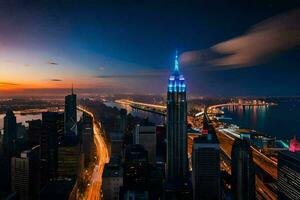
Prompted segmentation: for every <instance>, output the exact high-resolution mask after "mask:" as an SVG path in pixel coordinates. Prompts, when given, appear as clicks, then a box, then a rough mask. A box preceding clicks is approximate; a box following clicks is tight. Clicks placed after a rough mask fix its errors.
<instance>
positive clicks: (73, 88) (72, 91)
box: [71, 82, 74, 95]
mask: <svg viewBox="0 0 300 200" xmlns="http://www.w3.org/2000/svg"><path fill="white" fill-rule="evenodd" d="M71 91H72V95H73V94H74V88H73V82H72V90H71Z"/></svg>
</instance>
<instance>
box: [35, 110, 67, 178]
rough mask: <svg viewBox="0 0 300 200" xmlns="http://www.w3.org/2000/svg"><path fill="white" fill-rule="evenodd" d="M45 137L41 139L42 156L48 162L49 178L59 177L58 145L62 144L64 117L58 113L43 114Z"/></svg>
mask: <svg viewBox="0 0 300 200" xmlns="http://www.w3.org/2000/svg"><path fill="white" fill-rule="evenodd" d="M42 123H43V135H42V139H41V149H42V150H41V156H42V158H43V159H46V160H47V166H48V167H47V168H48V176H49V178H50V179H53V178H56V177H57V166H58V163H57V161H58V145H59V144H60V143H62V139H63V133H64V132H63V130H64V115H63V113H57V112H45V113H42Z"/></svg>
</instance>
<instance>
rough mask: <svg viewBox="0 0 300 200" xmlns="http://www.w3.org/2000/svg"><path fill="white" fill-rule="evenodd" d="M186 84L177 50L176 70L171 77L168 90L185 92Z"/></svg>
mask: <svg viewBox="0 0 300 200" xmlns="http://www.w3.org/2000/svg"><path fill="white" fill-rule="evenodd" d="M185 89H186V85H185V82H184V77H183V75H181V74H180V72H179V61H178V52H177V51H176V55H175V63H174V70H173V72H172V75H171V76H170V78H169V85H168V91H169V92H185Z"/></svg>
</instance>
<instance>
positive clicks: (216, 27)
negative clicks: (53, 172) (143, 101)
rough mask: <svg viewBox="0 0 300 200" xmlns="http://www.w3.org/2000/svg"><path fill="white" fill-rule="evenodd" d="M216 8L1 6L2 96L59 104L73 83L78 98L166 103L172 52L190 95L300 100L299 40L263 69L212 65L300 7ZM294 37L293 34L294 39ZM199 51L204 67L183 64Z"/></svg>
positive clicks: (165, 5)
mask: <svg viewBox="0 0 300 200" xmlns="http://www.w3.org/2000/svg"><path fill="white" fill-rule="evenodd" d="M213 4H214V3H204V2H199V3H189V2H188V3H184V2H172V3H171V2H164V3H158V4H156V5H152V4H150V3H140V4H133V3H128V4H127V3H119V4H113V3H96V2H91V3H90V4H84V3H83V2H80V1H76V3H73V4H71V3H68V2H67V1H62V2H61V3H59V4H55V3H49V4H43V3H38V2H35V1H32V2H30V3H27V2H23V3H20V4H17V3H14V2H11V3H1V19H0V28H1V30H3V31H2V32H1V38H2V40H1V45H0V53H1V56H0V73H1V75H2V76H1V78H0V95H1V96H15V95H27V96H28V95H29V96H30V95H43V94H44V93H45V92H46V93H48V94H53V95H55V94H60V93H66V91H67V88H69V87H70V85H71V83H72V82H74V83H75V87H76V88H78V93H97V92H100V91H101V92H102V91H104V92H110V93H120V92H124V93H141V94H149V93H154V94H162V93H164V92H165V89H164V87H162V86H163V85H166V81H165V79H164V77H165V76H166V75H167V74H168V71H169V70H170V68H169V66H171V65H172V64H171V62H170V61H171V60H172V59H171V58H172V57H173V55H174V52H175V50H176V49H177V50H178V51H179V52H180V53H181V54H182V57H181V59H180V62H181V65H182V70H183V74H184V75H186V76H188V77H190V78H189V83H188V84H189V85H190V87H189V91H188V93H189V94H191V95H204V96H206V95H207V96H209V95H211V96H224V95H226V96H242V95H247V96H249V95H250V96H261V95H263V96H268V95H270V96H287V95H291V96H297V95H300V93H299V91H298V88H297V85H298V84H300V83H299V80H298V77H297V74H298V73H299V72H300V71H299V68H298V67H297V66H298V65H299V61H298V60H297V57H298V56H299V49H298V48H297V46H298V44H299V43H298V41H299V40H298V38H297V36H294V35H293V34H291V35H290V36H291V37H290V38H293V39H294V40H293V41H294V45H292V46H286V45H282V46H280V48H279V49H275V50H273V49H271V50H270V49H267V50H266V52H267V53H266V54H264V57H272V56H271V55H273V53H274V54H276V55H278V56H276V57H273V58H271V59H268V60H266V61H264V62H260V60H261V58H260V57H259V56H258V55H255V56H254V55H253V54H251V53H249V55H251V56H249V59H250V60H249V63H244V62H245V61H248V60H238V61H236V62H232V61H230V60H229V61H230V63H232V65H231V64H229V67H228V65H227V64H228V63H226V62H225V61H226V60H225V61H224V60H223V61H222V60H218V62H211V61H216V60H215V58H214V56H216V55H215V54H216V53H217V54H219V53H220V54H224V52H225V54H227V53H230V52H231V51H232V49H230V48H235V47H234V46H233V47H231V46H230V48H229V49H227V48H228V47H227V46H226V44H229V45H231V43H226V41H232V40H231V39H235V38H237V40H235V41H236V42H237V43H238V44H241V45H242V44H244V43H243V42H244V40H243V38H245V37H244V36H248V34H249V33H256V32H257V31H259V30H261V29H263V30H265V28H266V27H270V28H272V27H273V24H274V23H272V19H274V17H275V19H282V18H285V17H288V19H290V18H292V19H293V18H295V17H297V16H299V11H298V10H297V9H296V10H295V7H297V6H298V4H297V3H294V2H293V1H288V2H285V3H280V2H273V3H269V2H264V1H263V2H261V3H252V2H250V1H246V2H243V3H241V2H238V1H234V2H232V3H231V4H230V3H228V2H226V1H218V5H213ZM227 4H228V5H227ZM225 5H226V6H225ZM293 10H294V11H293ZM232 11H234V12H232ZM291 12H294V13H291ZM236 16H239V19H238V20H237V18H236ZM225 18H226V19H225ZM157 19H161V20H157ZM289 21H293V20H289ZM268 23H270V24H268ZM261 24H263V26H262V25H261ZM269 25H270V26H269ZM271 25H272V26H271ZM274 26H275V28H276V26H277V24H276V23H275V25H274ZM293 26H294V24H293V23H292V22H291V24H289V25H288V26H287V27H283V28H282V27H280V26H279V27H278V28H279V29H280V30H282V29H283V30H286V29H287V30H289V29H288V28H290V27H293ZM273 28H274V27H273ZM271 30H272V29H271ZM295 31H296V32H295V34H297V33H298V29H296V30H295ZM158 33H160V34H158ZM283 34H284V33H283ZM250 35H251V34H250ZM251 36H252V35H251ZM270 36H272V34H271V35H270ZM275 36H276V35H275ZM239 38H241V40H239ZM246 38H247V37H246ZM250 38H251V37H250ZM254 39H255V38H254ZM280 39H281V38H280V37H279V38H278V41H280ZM259 41H260V40H259ZM224 42H225V43H224ZM260 42H264V41H260ZM284 42H286V43H288V41H285V40H283V42H282V43H284ZM224 44H225V46H224ZM267 44H268V43H267ZM246 47H248V46H247V45H246ZM249 47H253V48H256V46H249ZM295 47H296V48H295ZM224 48H225V49H224ZM270 48H273V47H270ZM276 48H277V47H276ZM194 50H197V51H196V55H197V56H199V55H200V57H201V56H204V57H201V58H203V59H201V60H200V63H198V64H197V62H198V61H199V60H198V61H197V62H196V64H195V63H188V62H186V61H187V60H189V59H190V57H189V56H190V54H189V53H190V52H191V53H192V54H191V55H192V56H193V55H195V54H193V53H195V52H194ZM198 50H200V54H199V51H198ZM254 50H255V49H253V50H252V51H254ZM226 51H229V52H226ZM202 52H203V53H202ZM249 52H251V50H249ZM281 52H282V53H281ZM237 55H240V54H237ZM243 55H244V54H242V56H243ZM217 58H218V57H217ZM211 59H212V60H211ZM251 59H252V60H251ZM256 59H257V60H256ZM221 61H222V62H221ZM227 61H228V60H227ZM229 61H228V62H229ZM242 61H243V62H242ZM258 61H259V62H258ZM212 63H214V64H212ZM222 63H223V64H224V67H223V64H222ZM249 65H250V66H249ZM215 66H217V67H218V68H217V69H216V68H215ZM244 66H247V68H245V67H244ZM240 67H242V68H240ZM228 68H229V69H230V70H228ZM233 68H234V69H233ZM266 77H267V78H266ZM282 77H288V78H282ZM228 80H230V81H228ZM136 83H138V84H136ZM249 83H250V84H249ZM198 85H201V87H198ZM261 85H263V87H259V86H261Z"/></svg>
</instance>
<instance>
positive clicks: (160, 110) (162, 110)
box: [115, 99, 167, 116]
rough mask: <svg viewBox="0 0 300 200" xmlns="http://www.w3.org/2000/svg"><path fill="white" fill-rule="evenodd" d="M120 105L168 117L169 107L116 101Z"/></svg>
mask: <svg viewBox="0 0 300 200" xmlns="http://www.w3.org/2000/svg"><path fill="white" fill-rule="evenodd" d="M115 102H116V103H118V104H122V105H129V106H130V107H131V108H134V109H138V110H142V111H146V112H151V113H155V114H158V115H162V116H166V115H167V106H163V105H157V104H150V103H142V102H136V101H132V100H129V99H120V100H116V101H115Z"/></svg>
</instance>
